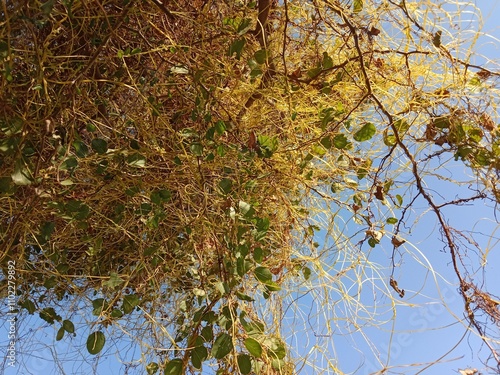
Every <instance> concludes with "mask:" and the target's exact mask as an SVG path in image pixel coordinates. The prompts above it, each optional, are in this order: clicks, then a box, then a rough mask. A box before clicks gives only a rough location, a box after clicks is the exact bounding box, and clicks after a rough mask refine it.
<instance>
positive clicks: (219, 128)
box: [215, 120, 226, 135]
mask: <svg viewBox="0 0 500 375" xmlns="http://www.w3.org/2000/svg"><path fill="white" fill-rule="evenodd" d="M215 131H216V132H217V133H218V134H219V135H222V134H224V132H225V131H226V124H225V122H224V121H221V120H219V121H217V122H216V123H215Z"/></svg>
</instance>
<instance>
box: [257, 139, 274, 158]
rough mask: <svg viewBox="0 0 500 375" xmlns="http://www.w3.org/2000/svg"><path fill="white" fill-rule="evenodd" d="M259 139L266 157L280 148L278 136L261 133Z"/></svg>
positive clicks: (263, 155)
mask: <svg viewBox="0 0 500 375" xmlns="http://www.w3.org/2000/svg"><path fill="white" fill-rule="evenodd" d="M257 141H258V142H259V146H260V151H261V153H262V157H264V158H270V157H271V156H272V155H273V153H274V152H275V151H276V150H277V149H278V138H276V137H269V136H267V135H259V136H258V137H257ZM259 156H260V155H259Z"/></svg>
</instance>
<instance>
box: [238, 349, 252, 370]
mask: <svg viewBox="0 0 500 375" xmlns="http://www.w3.org/2000/svg"><path fill="white" fill-rule="evenodd" d="M237 361H238V368H239V369H240V372H241V373H242V374H243V375H246V374H249V373H250V371H252V361H251V360H250V356H249V355H248V354H239V355H238V360H237Z"/></svg>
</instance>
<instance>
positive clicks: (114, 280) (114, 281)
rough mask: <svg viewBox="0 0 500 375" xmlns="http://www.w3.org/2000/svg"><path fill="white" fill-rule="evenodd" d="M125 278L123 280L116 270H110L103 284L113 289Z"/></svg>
mask: <svg viewBox="0 0 500 375" xmlns="http://www.w3.org/2000/svg"><path fill="white" fill-rule="evenodd" d="M124 281H125V280H123V279H122V278H121V277H120V276H118V274H117V273H116V272H111V275H110V277H109V280H106V281H105V282H103V285H104V286H107V287H108V288H111V289H114V288H116V287H117V286H119V285H121V284H123V282H124Z"/></svg>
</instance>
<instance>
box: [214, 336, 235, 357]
mask: <svg viewBox="0 0 500 375" xmlns="http://www.w3.org/2000/svg"><path fill="white" fill-rule="evenodd" d="M231 350H233V339H232V337H231V336H229V335H228V334H227V333H222V334H220V335H219V337H217V339H216V340H215V342H214V345H213V347H212V356H213V357H214V358H215V359H221V358H224V357H225V356H226V355H228V354H229V353H230V352H231Z"/></svg>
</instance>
